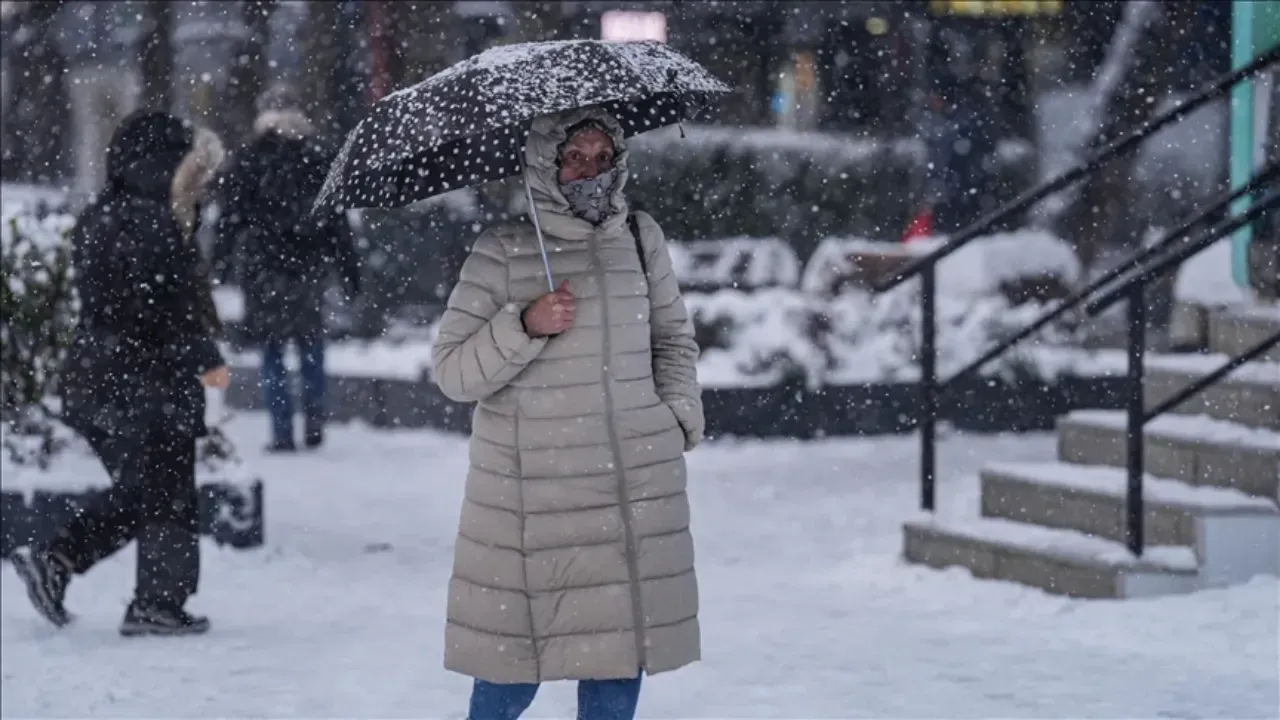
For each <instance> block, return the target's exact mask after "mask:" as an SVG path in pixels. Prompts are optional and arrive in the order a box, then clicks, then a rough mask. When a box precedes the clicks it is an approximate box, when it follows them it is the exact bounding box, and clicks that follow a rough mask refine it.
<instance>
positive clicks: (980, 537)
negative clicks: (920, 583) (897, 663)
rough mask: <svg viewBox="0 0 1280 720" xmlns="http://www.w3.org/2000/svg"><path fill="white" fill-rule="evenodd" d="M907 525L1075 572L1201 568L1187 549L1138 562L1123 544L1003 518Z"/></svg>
mask: <svg viewBox="0 0 1280 720" xmlns="http://www.w3.org/2000/svg"><path fill="white" fill-rule="evenodd" d="M907 525H908V526H909V527H916V528H919V529H921V530H924V531H933V532H938V533H941V534H944V535H950V536H953V537H959V538H964V539H966V540H969V541H972V542H978V543H982V544H987V545H996V546H999V547H1003V548H1009V549H1013V550H1023V551H1030V552H1032V553H1035V554H1037V555H1042V556H1046V557H1051V558H1053V559H1055V560H1058V561H1061V562H1065V563H1069V564H1072V565H1076V566H1083V567H1099V566H1102V567H1108V568H1132V569H1145V570H1156V571H1160V572H1172V573H1195V572H1196V571H1197V569H1198V567H1199V565H1198V562H1197V560H1196V556H1195V552H1194V551H1193V550H1192V549H1191V548H1189V547H1179V546H1154V547H1147V548H1144V549H1143V554H1142V557H1141V558H1137V557H1134V556H1133V553H1131V552H1129V549H1128V548H1127V547H1125V546H1124V544H1123V543H1118V542H1114V541H1112V540H1107V539H1105V538H1100V537H1097V536H1093V535H1086V534H1084V533H1080V532H1076V531H1074V530H1057V529H1054V528H1047V527H1041V526H1039V525H1028V524H1026V523H1020V522H1015V521H1013V520H1005V519H1003V518H988V517H968V518H957V517H940V516H924V517H921V518H919V519H917V520H915V521H911V522H908V523H907Z"/></svg>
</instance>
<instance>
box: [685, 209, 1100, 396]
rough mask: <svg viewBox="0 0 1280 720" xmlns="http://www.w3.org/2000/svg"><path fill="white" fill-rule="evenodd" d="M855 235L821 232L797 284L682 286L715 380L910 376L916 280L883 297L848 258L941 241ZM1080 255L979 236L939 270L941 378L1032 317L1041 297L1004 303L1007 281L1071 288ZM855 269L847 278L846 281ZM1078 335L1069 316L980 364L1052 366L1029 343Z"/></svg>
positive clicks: (894, 257)
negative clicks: (1051, 282) (745, 289)
mask: <svg viewBox="0 0 1280 720" xmlns="http://www.w3.org/2000/svg"><path fill="white" fill-rule="evenodd" d="M938 242H941V240H923V241H919V242H916V243H912V244H910V245H905V246H904V245H898V244H886V243H876V242H872V241H868V240H863V239H856V238H855V239H829V240H827V241H825V242H824V243H823V244H822V245H821V247H820V248H819V250H818V251H817V252H815V254H814V257H813V258H812V259H811V260H810V262H809V264H808V265H807V266H806V268H805V271H804V276H803V279H802V280H801V283H800V290H799V291H787V290H781V289H775V290H770V291H760V292H755V293H741V292H735V291H722V292H716V293H710V294H706V295H699V294H694V293H690V294H687V295H686V302H687V303H688V305H689V308H690V311H691V312H692V314H693V317H694V327H695V331H696V332H697V337H698V341H699V345H700V347H702V349H703V360H702V362H703V368H704V370H705V371H709V372H710V373H711V376H712V377H711V378H710V380H709V384H712V385H735V384H739V385H740V384H747V385H754V384H759V383H761V382H763V383H765V384H770V383H771V382H774V381H780V380H781V378H783V377H784V376H787V375H791V376H799V377H801V378H802V379H803V380H804V382H806V383H807V384H808V385H810V386H820V385H828V384H835V385H842V384H857V383H874V382H886V381H903V382H909V381H912V380H914V379H916V378H917V377H918V376H919V352H920V295H919V292H920V291H919V282H918V281H914V280H913V281H910V282H907V283H905V284H903V285H902V286H900V287H898V288H895V289H894V290H892V291H890V292H888V293H884V294H882V295H875V294H873V293H871V291H870V290H869V289H868V285H869V281H870V279H871V278H870V277H868V276H865V275H859V273H860V272H863V273H866V274H869V275H874V274H875V272H872V271H873V270H875V268H866V267H863V268H853V267H849V262H850V260H849V259H850V258H851V257H857V258H860V259H861V260H862V261H863V262H868V261H869V259H875V260H878V261H884V263H885V264H884V267H883V268H880V270H884V269H885V268H889V267H891V266H892V265H893V264H894V263H895V262H899V263H900V262H905V261H909V260H910V259H912V258H914V257H917V256H919V255H922V254H924V253H927V252H928V251H930V250H932V249H934V248H935V247H937V243H938ZM1079 275H1080V264H1079V261H1078V260H1077V259H1076V256H1075V254H1074V253H1073V252H1072V250H1071V248H1070V246H1069V245H1067V244H1066V243H1065V242H1063V241H1061V240H1059V239H1057V238H1055V237H1053V236H1051V235H1048V234H1047V233H1043V232H1038V231H1020V232H1016V233H1004V234H998V235H993V236H990V237H985V238H979V239H977V240H975V241H974V242H973V243H972V244H970V245H968V246H966V247H965V248H964V249H962V250H960V251H958V252H956V253H955V254H954V255H952V256H950V257H949V258H948V259H946V260H944V261H943V262H942V264H941V265H940V267H939V279H938V298H937V309H938V313H937V322H938V329H939V335H938V367H939V370H940V372H941V373H942V375H943V377H946V376H948V375H950V374H951V373H954V372H956V371H958V370H960V369H961V368H962V367H964V366H965V365H967V364H968V363H970V362H972V361H973V360H976V359H977V358H978V356H979V355H981V354H982V353H983V352H985V351H986V350H987V349H988V348H990V347H991V346H992V345H993V344H995V343H997V342H999V341H1001V340H1003V339H1004V338H1006V337H1008V336H1010V335H1011V334H1013V333H1015V332H1017V331H1018V330H1020V329H1021V328H1023V327H1025V326H1026V325H1028V324H1030V323H1031V321H1033V320H1034V319H1036V318H1037V317H1038V316H1039V315H1040V314H1041V313H1042V312H1043V311H1044V310H1045V306H1044V305H1042V304H1041V303H1039V302H1020V301H1014V300H1011V299H1010V297H1009V294H1008V293H1007V289H1008V288H1009V287H1010V286H1011V285H1015V284H1017V283H1018V281H1020V280H1025V279H1027V278H1046V277H1049V278H1055V279H1056V280H1057V281H1059V282H1060V283H1061V284H1063V285H1067V286H1069V285H1071V284H1072V283H1074V282H1075V281H1076V280H1077V279H1078V278H1079ZM849 278H852V279H853V281H849V280H848V279H849ZM1074 339H1075V337H1074V334H1073V330H1072V324H1071V321H1070V320H1069V319H1068V320H1064V321H1063V322H1062V323H1059V324H1057V325H1054V326H1051V327H1048V328H1046V329H1044V330H1043V331H1041V332H1040V333H1039V334H1038V335H1037V336H1035V337H1033V338H1030V339H1028V340H1026V341H1024V342H1023V343H1022V344H1021V345H1019V346H1017V347H1015V348H1014V349H1012V350H1010V351H1009V352H1008V353H1006V354H1005V355H1004V356H1002V357H1001V358H1000V359H999V360H997V361H995V362H993V363H991V364H990V365H989V366H987V367H986V368H985V369H984V371H985V372H987V373H999V374H1002V375H1004V376H1010V375H1014V376H1017V375H1032V376H1037V377H1043V376H1047V375H1051V374H1053V373H1055V372H1057V371H1058V370H1060V368H1058V367H1056V366H1054V367H1051V366H1049V365H1048V364H1046V363H1045V362H1044V360H1043V358H1042V357H1041V356H1042V353H1038V352H1037V349H1036V346H1037V344H1039V345H1041V346H1042V347H1043V346H1053V347H1056V346H1059V345H1063V344H1070V343H1071V342H1072V341H1073V340H1074Z"/></svg>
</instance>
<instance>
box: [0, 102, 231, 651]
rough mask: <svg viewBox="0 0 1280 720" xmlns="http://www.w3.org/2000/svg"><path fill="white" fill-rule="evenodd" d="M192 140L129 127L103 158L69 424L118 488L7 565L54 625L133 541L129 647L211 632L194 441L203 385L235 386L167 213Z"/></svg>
mask: <svg viewBox="0 0 1280 720" xmlns="http://www.w3.org/2000/svg"><path fill="white" fill-rule="evenodd" d="M192 151H193V130H192V128H191V126H190V125H188V124H187V123H185V122H183V121H181V120H179V119H177V118H175V117H173V116H171V115H168V114H166V113H161V112H146V111H140V112H137V113H134V114H132V115H130V116H129V117H128V118H126V119H125V121H124V122H123V123H122V124H121V126H120V127H119V128H118V129H117V130H116V132H115V135H114V137H113V138H112V140H111V143H110V146H109V148H108V150H107V163H106V164H107V183H106V187H105V189H104V191H103V193H102V194H101V195H100V196H99V197H98V199H97V200H96V201H95V202H94V203H93V204H92V205H90V206H88V207H87V208H86V209H85V210H84V211H83V212H82V213H81V214H80V216H79V218H77V221H76V225H75V228H74V230H73V231H72V234H71V242H72V261H73V264H74V270H75V286H76V291H77V292H78V293H79V297H80V304H81V311H80V318H79V322H78V326H77V329H76V337H75V339H74V341H73V343H72V346H71V348H70V351H69V353H68V356H67V359H66V361H65V364H64V366H63V368H62V374H61V390H62V395H63V411H64V418H63V419H64V420H65V422H66V423H67V425H68V426H70V427H71V428H72V429H73V430H75V431H76V432H78V433H79V434H80V435H82V436H83V437H84V438H85V440H87V441H88V443H89V445H90V446H91V447H92V448H93V450H94V452H95V453H96V454H97V455H98V457H99V458H100V459H101V461H102V463H103V465H104V466H105V467H106V469H107V472H108V473H109V474H110V476H111V479H112V485H111V487H110V489H109V490H108V491H107V492H105V493H103V494H102V495H100V496H98V497H97V498H96V499H95V500H94V501H93V503H92V504H90V505H89V506H87V507H85V508H84V509H83V510H82V511H81V512H80V513H79V514H77V515H76V516H75V517H74V518H73V519H72V520H71V521H70V522H68V523H67V524H66V525H64V526H63V527H62V528H61V529H59V530H58V532H57V533H56V535H55V537H53V539H51V540H50V541H48V542H47V543H45V544H41V545H38V546H34V547H31V548H22V549H20V550H19V551H18V552H17V553H15V554H14V555H13V557H12V560H13V566H14V569H15V570H16V571H17V572H18V574H19V576H20V577H21V578H22V580H23V581H24V582H25V583H26V586H27V594H28V596H29V597H30V599H31V601H32V603H33V604H34V605H35V607H36V609H37V610H38V611H39V612H40V613H41V614H42V615H44V617H45V618H46V619H48V620H49V621H50V622H52V623H53V624H55V625H57V626H63V625H66V624H67V623H68V622H70V621H71V619H72V616H71V615H70V614H69V613H68V612H67V610H66V608H65V606H64V603H63V600H64V598H65V596H66V592H67V585H68V583H69V581H70V579H71V576H72V575H73V574H83V573H85V572H87V571H88V570H89V569H90V568H92V567H93V566H94V565H95V564H97V563H98V562H100V561H101V560H104V559H105V558H107V557H109V556H111V555H112V554H114V553H115V552H116V551H117V550H119V549H120V548H122V547H124V546H125V545H126V544H128V543H129V541H131V540H134V539H136V540H137V541H138V563H137V586H136V588H135V591H134V597H133V602H131V603H130V604H129V607H128V610H126V612H125V616H124V622H123V624H122V625H121V627H120V631H121V633H123V634H125V635H141V634H163V635H184V634H194V633H201V632H205V631H206V630H208V628H209V621H208V619H206V618H203V617H196V616H193V615H191V614H190V613H188V612H187V611H186V610H185V607H184V606H185V604H186V601H187V599H188V598H189V597H190V596H191V595H193V594H194V593H195V592H196V586H197V583H198V580H199V574H200V545H199V536H198V529H199V528H198V520H199V516H198V498H197V491H196V479H195V447H196V438H197V435H198V434H199V433H200V432H201V431H202V429H203V427H204V412H205V406H204V402H205V401H204V390H203V388H202V385H203V386H205V387H214V388H225V387H226V386H227V383H228V374H227V369H226V367H225V364H224V362H223V359H222V355H221V353H220V352H219V351H218V347H217V345H216V343H215V342H214V340H213V337H212V335H211V334H210V332H209V330H208V328H207V326H206V324H205V322H204V321H203V318H202V315H201V312H200V307H201V300H200V285H199V281H198V275H197V271H198V265H199V251H198V250H197V249H196V247H195V245H194V244H193V243H191V242H188V241H187V240H186V238H185V237H184V236H183V232H182V230H181V228H180V226H179V223H178V221H177V219H176V218H175V216H174V213H173V210H172V207H171V203H172V197H171V192H172V188H173V181H174V176H175V173H176V171H177V169H178V167H179V166H180V165H181V164H182V163H183V161H184V159H185V158H186V157H187V156H188V154H189V153H191V152H192Z"/></svg>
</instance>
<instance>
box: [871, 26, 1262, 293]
mask: <svg viewBox="0 0 1280 720" xmlns="http://www.w3.org/2000/svg"><path fill="white" fill-rule="evenodd" d="M1275 63H1280V47H1274V48H1272V49H1271V50H1269V51H1267V52H1265V53H1263V54H1262V55H1259V56H1258V57H1257V58H1255V59H1254V60H1253V62H1250V63H1249V64H1248V65H1245V66H1243V67H1241V68H1240V69H1238V70H1234V71H1232V72H1230V73H1227V74H1226V75H1223V76H1222V77H1221V78H1219V79H1218V80H1216V81H1215V82H1214V83H1213V84H1211V85H1209V86H1208V87H1206V88H1205V89H1203V90H1201V91H1200V92H1199V93H1197V94H1196V95H1194V96H1192V97H1190V98H1188V99H1187V100H1185V101H1184V102H1182V103H1180V104H1179V105H1177V106H1176V107H1174V108H1173V109H1171V110H1169V111H1168V112H1166V113H1164V114H1162V115H1158V116H1156V117H1154V118H1152V119H1150V120H1148V121H1146V122H1145V123H1143V124H1142V126H1141V127H1139V128H1138V129H1137V130H1134V131H1133V132H1131V133H1129V134H1128V135H1126V136H1124V137H1123V138H1120V139H1118V140H1116V141H1114V142H1112V143H1109V144H1108V145H1107V146H1106V147H1104V148H1102V149H1101V150H1098V151H1097V152H1095V153H1093V154H1092V155H1090V156H1089V157H1088V158H1086V159H1085V160H1084V161H1083V162H1081V163H1080V164H1078V165H1076V166H1075V167H1074V168H1072V169H1070V170H1068V171H1066V172H1065V173H1063V174H1061V175H1059V176H1058V177H1056V178H1054V179H1052V180H1049V181H1046V182H1045V183H1043V184H1041V185H1040V186H1039V187H1036V188H1032V189H1031V190H1028V191H1027V192H1025V193H1023V194H1021V195H1019V196H1018V197H1016V198H1014V199H1013V200H1012V201H1010V202H1009V203H1008V204H1006V205H1005V206H1004V207H1001V208H998V209H996V210H993V211H991V212H990V213H988V214H987V215H985V216H983V217H981V218H979V219H978V220H976V221H974V222H973V223H972V224H970V225H969V227H967V228H965V229H964V230H961V231H960V232H959V233H957V234H956V236H955V237H953V238H951V240H950V241H948V242H947V244H946V245H943V246H942V247H940V248H938V249H937V250H934V251H933V252H931V253H929V254H928V255H925V256H924V257H922V258H920V259H918V260H915V261H913V262H911V263H909V264H907V265H906V266H905V267H903V268H901V269H900V270H898V272H897V273H895V274H894V275H893V276H892V277H890V278H888V279H887V280H882V281H879V282H876V283H873V284H872V289H873V290H875V291H876V292H885V291H887V290H891V289H893V288H895V287H897V286H898V285H901V284H902V283H904V282H906V281H907V280H909V279H911V278H912V277H914V276H916V275H919V274H921V273H922V272H923V271H924V269H925V268H929V267H933V266H934V265H936V264H937V263H938V261H939V260H942V259H943V258H945V257H947V256H948V255H950V254H952V253H954V252H955V251H957V250H959V249H960V248H962V247H964V246H965V245H968V244H969V243H970V242H972V241H973V240H974V239H975V238H977V237H979V236H980V235H982V234H983V233H985V232H987V231H988V230H990V229H991V228H992V227H994V226H995V225H996V224H997V223H999V222H1001V221H1002V220H1006V219H1008V218H1009V217H1010V216H1012V215H1014V214H1015V213H1018V212H1021V211H1023V210H1025V209H1027V208H1029V207H1031V206H1032V205H1034V204H1035V203H1037V202H1040V201H1041V200H1043V199H1045V198H1046V197H1048V196H1050V195H1052V194H1054V193H1056V192H1058V191H1060V190H1062V189H1064V188H1066V187H1067V186H1069V185H1071V184H1072V183H1074V182H1076V181H1077V180H1080V179H1082V178H1083V177H1085V176H1086V175H1088V174H1090V173H1092V172H1093V171H1094V170H1096V169H1098V167H1099V166H1101V165H1102V164H1103V163H1106V162H1108V161H1110V160H1112V159H1114V158H1116V157H1119V156H1120V155H1124V154H1127V153H1130V152H1133V151H1134V150H1137V149H1138V147H1139V145H1140V144H1141V143H1142V141H1143V140H1145V139H1147V138H1148V137H1150V136H1151V135H1153V134H1155V133H1156V132H1159V131H1160V130H1162V129H1164V128H1165V127H1167V126H1168V125H1171V124H1173V123H1175V122H1178V121H1179V120H1181V119H1183V118H1185V117H1186V116H1187V115H1190V114H1191V113H1192V112H1194V111H1196V110H1198V109H1200V108H1201V107H1202V106H1204V105H1206V104H1208V103H1210V102H1212V101H1213V100H1216V99H1217V98H1219V97H1222V96H1223V95H1226V94H1227V93H1228V92H1229V91H1230V90H1231V89H1232V88H1233V87H1235V86H1236V85H1237V84H1239V83H1240V82H1242V81H1244V80H1247V79H1249V78H1250V77H1252V76H1254V75H1256V74H1258V73H1260V72H1262V71H1263V70H1266V69H1267V67H1268V66H1270V65H1272V64H1275Z"/></svg>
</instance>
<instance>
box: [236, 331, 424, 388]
mask: <svg viewBox="0 0 1280 720" xmlns="http://www.w3.org/2000/svg"><path fill="white" fill-rule="evenodd" d="M431 343H432V339H431V338H430V337H428V338H425V339H415V340H344V341H340V342H331V343H328V344H327V345H326V346H325V355H324V367H325V372H326V373H328V374H330V375H339V376H345V377H358V378H379V379H386V380H409V381H414V382H416V381H418V380H421V379H422V378H424V377H426V375H427V373H428V371H429V368H430V367H431ZM223 356H224V357H225V358H226V359H227V362H228V363H229V364H230V365H233V366H237V367H253V368H256V367H258V366H259V365H261V364H262V355H261V353H259V352H258V351H256V350H246V351H240V352H236V351H232V350H227V349H224V350H223ZM285 367H287V368H289V369H290V370H293V371H296V370H297V369H298V358H297V354H296V353H292V352H290V353H286V355H285Z"/></svg>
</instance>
